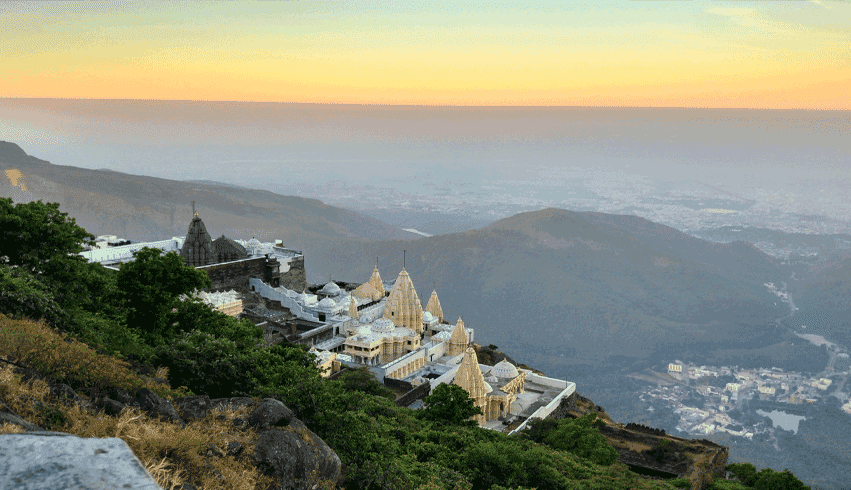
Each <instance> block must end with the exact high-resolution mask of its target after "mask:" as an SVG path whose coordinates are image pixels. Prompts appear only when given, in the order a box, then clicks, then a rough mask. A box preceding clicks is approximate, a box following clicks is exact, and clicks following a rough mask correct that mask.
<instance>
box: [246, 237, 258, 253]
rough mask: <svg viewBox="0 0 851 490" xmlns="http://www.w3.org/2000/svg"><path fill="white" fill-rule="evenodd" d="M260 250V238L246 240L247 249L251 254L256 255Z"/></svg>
mask: <svg viewBox="0 0 851 490" xmlns="http://www.w3.org/2000/svg"><path fill="white" fill-rule="evenodd" d="M259 250H260V240H258V239H256V238H252V239H251V240H248V241H247V242H245V251H246V252H248V253H249V254H251V255H256V254H257V253H258V252H259Z"/></svg>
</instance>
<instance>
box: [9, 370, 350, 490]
mask: <svg viewBox="0 0 851 490" xmlns="http://www.w3.org/2000/svg"><path fill="white" fill-rule="evenodd" d="M50 396H51V398H53V399H54V400H62V401H64V402H68V403H72V402H74V403H80V404H81V405H84V406H85V407H86V408H87V409H88V408H100V409H102V410H104V411H105V412H106V413H107V414H108V415H118V414H120V413H121V411H122V410H123V409H124V408H126V407H127V406H134V407H137V408H140V409H141V410H143V411H144V412H146V413H147V414H148V415H149V416H151V417H152V418H159V419H161V420H166V421H170V422H176V423H177V424H178V425H180V426H181V427H185V426H186V421H190V420H192V419H198V418H204V417H206V416H207V414H208V413H209V411H210V410H212V409H213V408H215V407H222V408H223V409H227V410H239V409H240V408H243V407H248V408H249V409H250V411H249V415H248V416H247V417H245V418H242V417H235V418H234V419H233V421H232V424H233V426H234V427H236V428H237V429H240V430H242V431H247V430H249V429H252V428H253V429H255V437H254V440H253V441H252V443H253V444H254V447H255V450H254V463H255V465H256V466H257V467H258V469H259V470H260V471H262V472H263V473H265V474H267V475H269V476H271V477H272V479H273V480H274V481H275V483H274V486H273V487H272V488H274V489H275V490H284V489H286V490H302V489H304V490H307V489H311V490H313V489H316V488H324V485H326V484H327V482H331V483H332V484H336V483H337V481H338V480H339V479H340V475H341V463H340V458H339V457H338V456H337V454H336V453H334V451H333V450H332V449H331V448H330V447H328V445H327V444H325V442H324V441H322V439H320V438H319V437H318V436H317V435H316V434H314V433H313V432H311V431H310V430H309V429H308V428H307V427H306V426H305V425H304V423H302V422H301V421H300V420H299V419H297V418H295V417H294V415H293V412H292V410H290V409H289V408H287V406H286V405H284V404H283V403H282V402H281V401H279V400H276V399H274V398H264V399H262V400H261V399H258V398H251V397H232V398H216V399H210V398H209V397H208V396H206V395H201V396H190V397H184V398H180V399H178V400H175V402H174V403H173V404H172V403H171V402H169V401H167V400H165V399H163V398H161V397H160V396H158V395H157V394H156V393H153V392H152V391H150V390H148V389H147V388H142V389H140V390H138V391H136V392H135V393H133V394H130V393H127V392H126V391H123V390H112V391H110V392H109V393H108V395H107V396H103V397H102V398H99V399H96V400H95V401H94V402H93V403H89V402H88V401H87V400H84V399H81V398H80V397H79V396H77V394H76V393H75V392H74V390H73V389H71V388H70V387H69V386H67V385H55V386H51V394H50ZM227 418H228V417H227V416H225V415H219V416H218V417H217V420H219V421H220V422H224V421H226V420H227ZM2 422H8V423H12V424H15V425H19V426H21V427H22V428H23V429H24V430H26V431H44V429H42V428H40V427H38V426H36V425H34V424H31V423H30V422H28V421H26V420H24V419H23V418H21V417H19V416H18V415H17V414H15V413H14V412H12V411H11V410H9V409H8V408H7V407H6V406H5V405H3V404H2V403H0V423H2ZM222 447H224V446H222ZM244 449H245V447H244V446H243V445H242V444H240V443H238V442H230V443H229V444H227V448H226V450H224V449H220V448H218V447H216V446H215V445H210V447H209V448H208V451H207V455H206V456H207V457H212V458H221V457H225V455H227V456H230V457H235V456H237V455H239V454H241V453H242V452H243V451H244ZM208 471H209V472H210V473H213V474H216V475H217V476H220V477H221V474H220V473H218V472H217V471H216V470H215V469H213V468H212V466H209V467H208ZM183 488H185V489H191V488H192V487H191V485H186V486H184V487H183Z"/></svg>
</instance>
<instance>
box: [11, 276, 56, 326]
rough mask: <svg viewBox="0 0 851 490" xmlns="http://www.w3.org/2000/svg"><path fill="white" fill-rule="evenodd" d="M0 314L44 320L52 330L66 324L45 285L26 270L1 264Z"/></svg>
mask: <svg viewBox="0 0 851 490" xmlns="http://www.w3.org/2000/svg"><path fill="white" fill-rule="evenodd" d="M0 313H3V314H6V315H8V316H10V317H12V318H16V319H21V318H31V319H33V320H39V319H42V318H44V320H45V321H46V322H47V323H48V324H49V325H50V326H52V327H54V328H61V327H63V326H65V325H67V323H68V321H69V317H68V314H67V313H66V312H65V311H64V310H63V309H62V308H61V307H60V306H59V305H58V304H57V303H56V300H55V299H54V298H53V293H51V292H50V290H49V289H48V287H47V286H45V285H44V284H42V283H41V282H39V281H38V280H37V279H36V277H35V276H33V275H32V274H30V273H29V272H28V271H27V270H25V269H23V268H20V267H10V266H8V265H0Z"/></svg>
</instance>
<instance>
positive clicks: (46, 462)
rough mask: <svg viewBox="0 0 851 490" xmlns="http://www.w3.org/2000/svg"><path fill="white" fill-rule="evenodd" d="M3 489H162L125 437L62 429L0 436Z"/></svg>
mask: <svg viewBox="0 0 851 490" xmlns="http://www.w3.org/2000/svg"><path fill="white" fill-rule="evenodd" d="M0 488H4V489H6V488H8V489H12V488H14V489H16V490H40V489H44V488H51V489H53V488H55V489H60V488H74V489H79V490H94V489H103V488H115V489H122V488H132V489H136V490H161V489H160V487H159V485H157V484H156V482H155V481H154V479H153V478H152V477H151V475H150V474H149V473H148V472H147V471H146V470H145V468H144V466H142V463H141V462H140V461H139V459H138V458H136V455H135V454H133V451H131V450H130V448H129V447H128V446H127V444H126V443H125V442H124V441H122V440H121V439H118V438H115V437H109V438H104V439H98V438H82V437H76V436H73V435H70V434H65V433H62V432H38V433H32V432H31V433H23V434H4V435H0Z"/></svg>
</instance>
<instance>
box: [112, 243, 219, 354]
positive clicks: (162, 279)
mask: <svg viewBox="0 0 851 490" xmlns="http://www.w3.org/2000/svg"><path fill="white" fill-rule="evenodd" d="M133 257H134V260H133V261H132V262H127V263H124V264H121V267H120V269H119V270H118V274H117V276H116V285H117V287H118V290H119V291H120V293H119V294H120V296H121V300H122V302H123V304H124V306H125V307H126V308H127V309H128V313H127V325H128V326H129V327H130V328H133V329H135V330H137V331H138V332H140V333H141V334H142V335H143V337H144V338H145V339H146V340H147V341H148V342H149V344H150V345H152V346H156V345H159V344H162V343H164V342H166V341H167V340H169V339H172V338H173V337H174V335H175V333H176V331H175V326H174V325H173V324H172V323H169V315H170V313H171V312H172V310H173V309H174V308H175V307H176V306H177V305H178V302H179V297H180V295H184V294H185V295H189V294H191V293H192V292H193V291H195V290H197V289H205V288H209V287H210V286H211V285H212V282H211V281H210V278H209V277H207V274H206V273H205V272H203V271H199V270H195V268H194V267H187V266H186V265H184V262H183V258H182V257H180V255H178V254H177V253H175V252H169V253H166V254H163V253H162V251H161V250H159V249H156V248H148V247H144V248H142V249H141V250H139V251H137V252H133Z"/></svg>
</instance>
